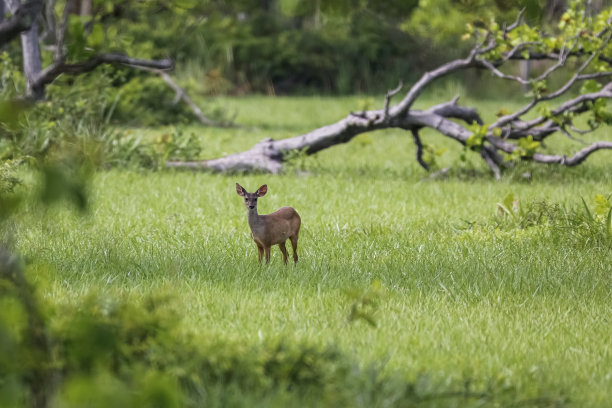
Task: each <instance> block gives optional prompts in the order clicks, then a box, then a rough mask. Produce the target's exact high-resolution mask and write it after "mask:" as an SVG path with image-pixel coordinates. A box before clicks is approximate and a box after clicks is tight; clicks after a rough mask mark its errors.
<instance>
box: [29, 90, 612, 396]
mask: <svg viewBox="0 0 612 408" xmlns="http://www.w3.org/2000/svg"><path fill="white" fill-rule="evenodd" d="M360 99H363V98H263V97H249V98H244V99H225V100H224V101H223V102H224V103H225V104H226V105H227V106H228V107H229V108H230V109H235V110H236V111H237V112H238V117H237V120H238V121H239V122H240V123H243V124H245V125H246V126H247V127H246V128H242V129H224V130H216V129H199V128H193V129H186V130H185V131H191V130H193V131H195V132H197V134H198V137H199V139H200V141H201V144H202V146H203V152H202V156H203V157H214V156H217V155H220V154H223V153H231V152H234V151H239V150H244V149H245V148H248V147H250V146H251V145H252V144H254V143H255V142H257V141H258V140H260V139H262V138H264V137H274V138H278V137H287V136H291V135H295V134H299V133H301V132H305V131H308V130H310V129H312V128H314V127H316V126H321V125H324V124H327V123H330V122H331V121H333V120H336V119H339V118H341V117H342V116H344V115H345V114H346V113H347V112H348V111H349V110H351V109H352V108H353V107H354V106H355V105H359V104H360V103H362V102H363V101H360ZM480 105H481V106H483V107H484V112H483V114H484V115H485V116H492V115H494V114H495V109H496V108H494V107H488V106H487V103H486V101H485V102H481V103H480ZM135 131H136V132H138V131H139V130H135ZM165 131H166V130H165V129H157V130H147V131H146V132H144V131H143V132H144V133H143V134H144V135H145V136H147V137H149V136H150V137H154V136H155V135H157V134H159V133H162V132H165ZM595 137H600V138H601V137H606V134H605V132H601V133H600V134H598V135H596V136H595ZM424 139H425V141H426V142H427V143H431V144H434V145H436V147H438V148H447V149H448V151H447V153H444V154H443V155H442V156H440V157H439V158H438V163H439V166H440V167H447V166H451V167H452V168H453V171H451V172H450V173H449V175H448V176H447V178H442V179H440V178H430V177H429V176H428V174H427V173H425V172H424V171H423V170H422V169H421V168H420V167H419V166H418V164H416V161H415V160H414V154H415V153H414V147H413V146H412V145H411V138H410V137H409V136H408V135H406V134H405V133H404V132H401V131H394V130H392V131H385V132H378V133H374V134H368V135H362V136H359V137H358V138H356V140H353V141H352V142H351V143H349V144H346V145H343V146H338V147H334V148H331V149H329V150H327V151H324V152H321V153H320V154H319V155H317V156H315V157H309V158H299V159H298V160H297V161H296V162H295V163H293V164H292V165H290V166H289V168H288V171H287V172H286V173H284V174H281V175H264V174H257V175H234V176H225V175H213V174H203V173H191V172H172V171H160V172H142V171H131V170H111V171H105V172H99V173H97V174H95V175H94V177H93V181H92V183H91V186H90V190H91V191H90V195H91V202H92V206H91V209H90V212H89V213H88V215H86V216H84V217H79V216H76V215H74V214H73V213H71V212H70V211H67V210H65V209H62V208H59V207H58V208H54V209H51V210H47V211H46V212H44V213H41V212H40V211H39V210H37V209H36V208H30V209H29V210H28V211H27V212H26V214H24V215H23V217H22V218H21V219H19V220H18V224H19V233H18V237H17V247H18V248H19V250H20V251H21V253H22V254H23V256H24V257H25V259H26V260H27V273H28V274H29V276H30V277H31V278H32V279H34V281H36V282H37V283H38V284H39V285H40V287H42V288H44V293H43V294H42V295H43V297H44V298H45V299H47V300H48V301H49V302H51V303H56V304H64V305H65V304H68V305H70V304H78V303H79V302H80V301H81V300H82V299H83V298H84V297H86V296H88V294H90V293H92V292H101V293H105V294H107V295H109V296H115V297H119V298H122V299H126V300H127V301H128V302H138V301H140V300H142V299H144V298H145V297H146V296H148V295H150V294H151V293H155V292H158V291H164V292H165V293H171V294H172V295H173V296H174V297H175V298H176V304H177V305H178V306H177V310H178V311H179V313H180V314H181V315H182V318H183V319H182V323H181V330H182V331H183V332H186V333H192V334H194V335H199V336H206V337H212V338H217V339H225V340H227V341H240V342H244V344H251V345H253V346H257V345H259V344H262V343H265V342H269V341H277V340H279V339H282V340H283V341H288V342H290V343H301V342H306V343H308V344H313V345H316V346H320V347H327V346H333V347H337V348H338V349H339V350H341V351H342V352H343V353H345V354H346V355H348V356H349V357H350V358H351V359H353V360H354V361H358V362H359V364H360V365H361V366H362V367H368V366H376V367H379V368H380V372H382V373H385V374H386V375H388V376H389V378H391V377H393V376H398V375H399V376H400V377H401V378H402V379H404V380H405V381H409V382H412V383H414V384H420V385H419V386H420V387H421V389H431V390H434V389H435V390H437V391H439V392H451V393H452V392H458V391H461V390H465V389H466V387H468V388H469V389H470V390H475V391H482V392H486V391H487V390H490V391H491V392H493V393H495V394H496V395H505V394H511V395H513V396H514V397H513V399H512V401H515V402H518V403H520V404H524V405H528V406H529V405H547V404H548V405H551V404H553V402H554V403H558V404H562V403H568V405H570V406H577V407H578V406H580V407H584V406H592V407H597V406H601V407H604V406H607V404H608V401H609V400H610V399H611V398H612V395H611V392H610V390H612V384H611V383H610V382H611V381H612V371H611V369H610V367H612V355H611V353H610V341H611V339H612V329H611V326H610V324H609V318H610V310H611V307H612V300H611V299H612V297H611V296H610V295H611V292H612V278H611V276H612V275H611V272H612V265H611V263H610V259H612V258H611V255H612V250H611V249H612V243H611V240H610V237H609V236H606V235H605V229H601V228H599V227H598V226H599V225H600V224H597V223H593V224H589V223H588V222H587V220H584V219H581V218H580V217H583V216H584V209H583V205H582V202H581V197H584V199H585V202H586V204H587V206H588V207H590V209H591V210H592V209H593V208H594V206H595V202H594V198H593V197H594V196H595V195H596V194H604V195H607V194H609V193H610V192H612V184H611V183H610V180H612V168H611V167H610V166H609V162H610V158H611V157H612V156H611V155H610V153H607V152H602V153H601V154H598V155H596V156H594V157H592V158H590V159H589V161H588V162H587V163H586V164H584V165H583V166H581V167H579V168H575V169H564V168H557V167H548V166H536V165H529V164H525V165H520V166H517V167H516V168H515V169H512V170H510V171H509V172H508V173H507V174H506V175H505V177H504V179H503V180H502V181H501V182H495V181H493V180H492V178H491V177H490V175H489V174H488V172H487V170H486V168H485V167H484V165H483V164H482V163H480V159H479V158H478V157H475V158H473V159H472V158H469V159H468V161H467V162H462V161H460V160H459V158H458V156H459V154H458V152H457V153H455V151H456V147H455V146H454V145H453V144H452V143H450V142H448V141H446V140H445V139H444V138H441V137H439V136H438V135H435V134H433V133H431V132H428V133H426V134H425V135H424ZM560 143H561V144H563V145H564V147H566V148H569V147H571V144H573V143H574V142H573V141H567V140H560ZM550 146H551V147H552V146H553V143H550ZM574 148H575V145H574ZM523 172H531V174H532V177H531V180H526V179H524V178H522V177H521V173H523ZM24 177H25V179H26V182H25V185H26V186H27V185H30V186H31V185H33V184H35V180H28V179H27V175H24ZM236 181H239V182H240V183H241V184H242V185H244V186H245V188H247V189H251V190H253V189H255V188H257V187H258V186H259V185H261V184H263V183H267V184H268V187H269V192H268V195H267V196H266V197H264V198H262V199H261V200H260V202H259V208H260V212H262V213H267V212H272V211H274V210H276V209H277V208H279V207H280V206H283V205H291V206H293V207H295V208H296V209H297V211H298V212H299V213H300V215H301V217H302V223H303V224H302V225H303V229H302V232H301V236H300V242H299V252H300V262H299V263H298V265H297V266H296V267H284V266H283V265H282V258H281V257H280V251H278V250H277V249H275V248H274V249H273V251H272V262H271V264H270V265H264V266H261V265H259V264H258V263H257V255H256V248H255V245H254V244H253V242H252V241H251V239H250V236H249V230H248V225H247V222H246V215H245V213H244V208H243V205H242V202H241V200H240V199H239V197H237V196H236V193H235V189H234V187H233V186H234V183H235V182H236ZM18 188H19V187H18ZM21 188H24V187H21ZM509 193H513V194H514V196H515V197H518V198H519V202H520V205H522V206H523V208H524V209H529V208H536V206H537V203H539V202H545V203H547V204H546V205H548V206H549V208H552V207H554V206H558V208H560V210H559V211H558V212H557V213H555V214H556V215H554V216H553V215H550V214H549V215H548V217H547V218H546V219H541V220H540V221H538V222H536V223H533V225H521V223H519V222H515V221H513V220H512V218H510V217H509V216H508V215H503V214H500V213H499V209H498V203H499V202H501V201H502V200H503V199H504V198H505V197H506V196H507V195H508V194H509ZM529 206H533V207H529ZM534 211H535V210H534ZM572 217H574V218H573V219H574V221H575V222H573V221H571V218H572ZM595 221H597V222H601V225H603V222H604V221H603V220H599V219H596V220H595ZM589 225H592V226H594V227H592V228H594V229H593V230H592V231H590V230H589ZM364 299H366V301H364ZM368 299H369V300H368ZM355 311H357V312H358V313H356V312H355ZM363 375H366V374H363ZM394 378H395V377H394ZM468 384H469V386H468ZM281 397H282V396H280V395H279V396H278V398H279V400H280V399H282V398H281ZM261 401H263V400H260V402H261ZM276 402H278V401H276ZM235 403H236V404H237V405H240V404H239V402H235ZM285 403H286V404H291V403H290V402H287V401H285ZM470 403H474V404H475V405H477V404H478V400H477V399H476V400H470ZM483 403H485V404H486V402H483ZM449 404H450V405H452V404H453V403H450V402H449ZM466 404H467V403H466ZM281 405H282V404H281ZM356 405H357V404H356ZM381 405H383V403H382V402H381ZM434 405H435V404H434Z"/></svg>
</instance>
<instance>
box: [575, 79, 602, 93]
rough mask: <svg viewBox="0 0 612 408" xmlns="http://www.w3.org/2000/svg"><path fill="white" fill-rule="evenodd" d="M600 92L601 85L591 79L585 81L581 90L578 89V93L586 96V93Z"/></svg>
mask: <svg viewBox="0 0 612 408" xmlns="http://www.w3.org/2000/svg"><path fill="white" fill-rule="evenodd" d="M600 90H601V84H600V83H599V82H597V81H595V80H593V79H591V80H588V81H586V82H585V83H584V84H583V85H582V88H580V93H581V94H588V93H594V92H599V91H600Z"/></svg>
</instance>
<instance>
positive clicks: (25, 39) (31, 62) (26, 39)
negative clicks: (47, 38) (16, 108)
mask: <svg viewBox="0 0 612 408" xmlns="http://www.w3.org/2000/svg"><path fill="white" fill-rule="evenodd" d="M7 5H8V7H9V11H10V12H11V13H16V12H17V10H18V9H19V7H20V5H21V4H20V2H19V0H7ZM33 18H34V19H36V16H34V17H33ZM21 48H22V53H23V72H24V74H25V77H26V95H28V96H29V97H32V98H33V99H35V100H40V99H44V97H45V89H44V88H40V87H36V86H33V84H35V82H36V80H37V78H38V76H39V75H40V73H41V71H42V61H41V59H40V48H39V46H38V23H37V22H36V20H34V21H33V22H32V25H31V26H30V28H29V29H28V30H26V31H24V32H22V33H21Z"/></svg>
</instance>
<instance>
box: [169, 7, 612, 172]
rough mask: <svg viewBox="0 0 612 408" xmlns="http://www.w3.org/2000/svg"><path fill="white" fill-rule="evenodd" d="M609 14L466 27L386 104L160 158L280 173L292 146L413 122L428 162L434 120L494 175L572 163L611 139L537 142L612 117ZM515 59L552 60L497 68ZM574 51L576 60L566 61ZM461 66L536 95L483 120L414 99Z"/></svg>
mask: <svg viewBox="0 0 612 408" xmlns="http://www.w3.org/2000/svg"><path fill="white" fill-rule="evenodd" d="M611 22H612V9H608V10H606V11H603V12H602V13H600V14H599V15H597V16H595V17H589V16H587V15H586V12H585V10H584V8H583V7H581V6H580V3H579V2H576V3H574V4H573V5H572V7H571V8H570V9H569V10H567V11H566V13H565V14H563V16H562V17H561V21H560V23H559V25H558V29H559V32H558V33H556V35H547V34H546V33H544V32H542V31H541V30H540V29H539V28H537V27H529V26H528V25H527V24H525V23H524V22H523V20H522V15H521V13H519V16H518V17H517V19H516V21H514V22H513V23H512V24H510V25H508V26H505V27H500V26H499V25H497V23H495V22H491V24H490V25H489V26H488V27H486V28H478V29H476V28H472V29H471V32H470V33H468V35H470V36H472V37H473V38H474V39H475V40H476V44H475V46H474V47H473V48H472V49H471V51H470V52H469V54H468V55H467V56H466V57H465V58H463V59H457V60H454V61H451V62H449V63H446V64H444V65H442V66H440V67H438V68H436V69H434V70H432V71H429V72H426V73H425V74H424V75H423V76H422V77H421V78H420V79H419V80H418V81H417V82H416V83H415V84H414V85H412V87H410V89H409V90H408V91H407V92H406V94H405V95H404V97H403V99H402V100H401V101H400V102H399V103H397V104H395V105H391V99H392V97H393V96H394V95H396V94H398V93H399V92H400V91H401V89H402V86H401V85H400V86H398V88H396V89H394V90H390V91H389V92H387V94H386V96H385V101H384V107H383V108H382V109H379V110H368V111H363V112H359V113H354V112H351V113H350V114H349V115H348V116H347V117H345V118H344V119H342V120H340V121H339V122H336V123H334V124H331V125H328V126H324V127H322V128H319V129H315V130H313V131H311V132H309V133H306V134H303V135H299V136H295V137H291V138H288V139H281V140H273V139H265V140H262V141H261V142H259V143H257V144H256V145H255V146H254V147H253V148H251V149H249V150H246V151H244V152H240V153H236V154H231V155H228V156H225V157H221V158H216V159H210V160H201V161H187V162H176V161H171V162H167V163H166V165H167V166H168V167H173V168H190V169H195V170H209V171H218V172H232V171H243V172H248V171H264V172H271V173H278V172H280V171H282V169H283V164H284V162H285V161H286V160H287V157H288V156H289V155H288V153H291V152H293V151H302V152H304V153H305V154H307V155H312V154H315V153H317V152H319V151H321V150H323V149H326V148H329V147H331V146H335V145H337V144H340V143H346V142H348V141H350V140H351V139H352V138H353V137H355V136H357V135H359V134H362V133H366V132H371V131H375V130H381V129H388V128H400V129H405V130H407V131H410V133H411V135H412V138H413V140H414V143H415V145H416V156H417V160H418V162H419V163H420V164H421V166H422V167H424V168H425V169H428V167H429V166H428V164H427V163H426V161H425V160H424V159H423V144H422V142H421V135H420V132H421V130H422V129H424V128H430V129H434V130H435V131H437V132H439V133H440V134H442V135H444V136H446V137H449V138H451V139H453V140H455V141H456V142H458V143H459V144H460V145H463V146H464V147H465V148H467V149H469V150H471V151H474V152H477V153H478V154H480V156H481V157H482V159H483V160H484V161H485V162H486V163H487V165H488V166H489V168H490V169H491V171H492V172H493V174H494V175H495V177H496V178H500V176H501V171H502V169H503V168H504V167H506V166H507V164H508V163H510V162H512V161H520V160H529V161H533V162H537V163H551V164H552V163H554V164H559V165H563V166H575V165H578V164H580V163H582V162H583V161H584V160H585V159H586V158H587V157H588V156H589V155H591V154H592V153H594V152H596V151H598V150H602V149H612V141H598V142H595V143H592V144H590V145H587V146H585V147H584V148H583V149H581V150H579V151H577V152H575V153H573V154H571V155H569V156H566V155H553V154H544V153H542V152H540V147H541V143H542V142H543V141H544V140H545V139H546V138H547V137H549V136H551V135H553V134H555V133H558V132H561V133H563V134H565V135H567V136H568V137H571V138H576V135H582V134H585V133H588V132H592V131H594V130H595V129H597V128H599V127H601V126H605V125H608V124H611V123H612V114H611V113H610V112H608V111H607V109H606V103H607V99H609V98H612V82H608V81H606V80H607V79H608V78H609V77H610V76H611V75H612V66H611V65H612V46H610V39H611V37H612V27H611V26H610V24H611ZM516 60H548V61H550V64H549V66H548V67H547V69H546V70H545V71H544V72H543V73H542V74H541V75H539V76H538V77H536V78H531V79H524V78H521V77H519V76H516V75H513V74H511V73H509V72H504V71H503V70H502V69H504V68H505V67H506V66H508V65H510V64H509V63H510V62H511V61H516ZM570 61H571V62H572V64H571V67H573V68H568V66H569V65H570V64H568V62H570ZM467 69H481V70H488V71H489V72H491V73H492V75H494V76H495V77H497V78H499V80H500V81H501V80H505V81H513V82H516V83H517V84H519V85H521V86H528V87H529V88H530V89H531V95H532V96H531V98H530V100H529V101H528V102H527V103H526V104H525V105H524V106H523V107H521V108H519V109H518V110H516V111H515V112H511V113H504V114H502V115H501V116H500V117H499V118H498V119H497V120H496V121H495V122H493V123H489V124H485V123H484V121H483V120H482V118H481V117H480V115H479V113H478V111H477V110H476V109H474V108H470V107H464V106H460V105H459V104H458V98H455V99H453V100H451V101H448V102H445V103H441V104H439V105H436V106H433V107H431V108H429V109H425V110H416V109H413V108H412V107H413V105H414V103H415V101H416V100H417V99H418V98H419V96H420V95H421V94H422V92H423V91H424V90H425V88H427V87H428V86H429V85H431V84H432V83H434V82H435V81H437V80H439V79H441V78H443V77H446V76H448V75H450V74H453V73H457V72H459V71H463V70H467ZM561 69H565V70H568V69H573V71H572V72H571V73H570V76H569V79H567V80H566V81H564V83H563V84H562V85H561V86H560V87H558V88H557V89H555V90H552V91H551V90H550V89H549V88H550V87H551V84H550V78H551V76H552V75H553V74H554V73H557V72H558V71H560V70H561ZM506 71H508V70H507V69H506ZM578 86H581V89H580V93H579V94H578V95H577V96H574V97H572V98H569V99H567V95H568V94H570V92H574V93H575V90H576V88H577V87H578ZM562 97H563V98H562ZM561 100H562V102H559V101H561ZM550 101H556V102H557V103H558V104H557V106H556V107H554V108H550V107H543V106H544V105H542V103H543V102H549V103H550ZM535 108H539V109H538V110H537V112H538V113H539V116H537V117H535V118H532V119H529V120H527V119H525V117H526V116H528V115H529V114H531V115H529V116H533V113H534V112H536V111H534V109H535ZM582 115H587V117H588V128H585V129H579V128H578V127H577V126H576V125H575V123H574V122H575V119H576V118H577V117H578V116H582Z"/></svg>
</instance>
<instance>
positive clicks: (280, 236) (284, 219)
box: [236, 183, 302, 265]
mask: <svg viewBox="0 0 612 408" xmlns="http://www.w3.org/2000/svg"><path fill="white" fill-rule="evenodd" d="M236 192H237V193H238V195H239V196H241V197H244V205H245V206H246V209H247V216H248V220H249V227H250V228H251V237H252V238H253V241H255V244H256V245H257V255H258V256H259V263H261V262H262V259H263V256H264V254H265V256H266V263H269V262H270V248H271V247H272V245H278V247H279V248H280V250H281V252H282V253H283V262H284V263H285V265H287V248H286V247H285V242H286V241H287V239H289V240H291V246H292V247H293V262H294V263H295V264H297V261H298V254H297V245H298V235H299V233H300V225H301V224H302V220H301V218H300V216H299V214H298V213H297V211H295V209H293V208H292V207H282V208H280V209H278V210H277V211H275V212H273V213H272V214H266V215H259V214H258V213H257V199H258V198H259V197H263V196H265V195H266V193H267V192H268V185H267V184H264V185H263V186H261V187H259V188H258V189H257V191H256V192H254V193H247V191H246V190H245V189H244V187H242V186H241V185H240V184H238V183H236Z"/></svg>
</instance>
